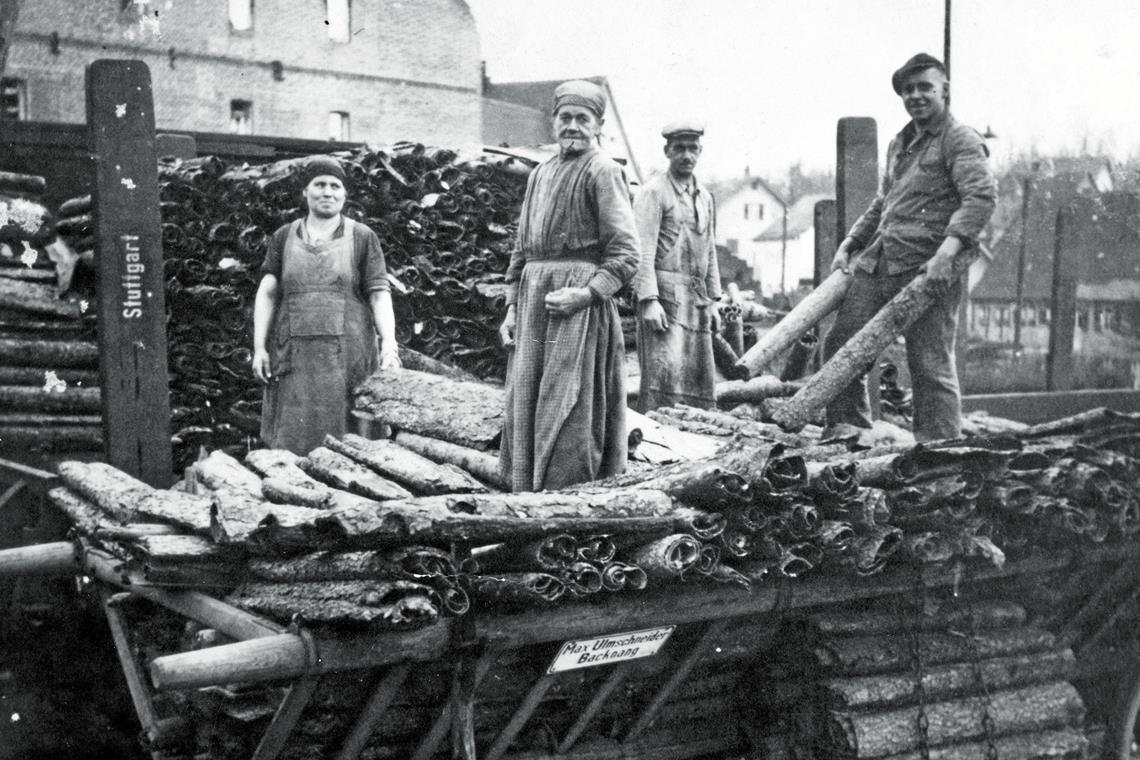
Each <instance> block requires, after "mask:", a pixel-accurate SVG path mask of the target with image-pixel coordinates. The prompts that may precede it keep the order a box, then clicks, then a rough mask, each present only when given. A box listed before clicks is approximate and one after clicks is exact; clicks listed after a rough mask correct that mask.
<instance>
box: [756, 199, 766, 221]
mask: <svg viewBox="0 0 1140 760" xmlns="http://www.w3.org/2000/svg"><path fill="white" fill-rule="evenodd" d="M756 218H757V219H763V218H764V204H763V203H757V204H756Z"/></svg>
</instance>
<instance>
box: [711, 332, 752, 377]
mask: <svg viewBox="0 0 1140 760" xmlns="http://www.w3.org/2000/svg"><path fill="white" fill-rule="evenodd" d="M712 347H713V362H714V363H715V364H716V368H717V369H718V370H720V373H721V374H722V375H724V376H725V377H727V378H728V379H729V380H745V379H747V378H748V370H747V368H746V367H744V366H743V365H741V364H740V363H739V362H740V355H739V354H737V353H736V350H735V349H734V348H733V347H732V344H731V343H729V342H728V341H727V340H725V339H724V336H723V335H721V334H720V333H713V334H712Z"/></svg>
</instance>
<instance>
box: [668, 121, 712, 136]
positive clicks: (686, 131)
mask: <svg viewBox="0 0 1140 760" xmlns="http://www.w3.org/2000/svg"><path fill="white" fill-rule="evenodd" d="M704 133H705V125H704V122H701V121H696V120H694V119H681V120H679V121H671V122H669V123H668V124H666V125H665V126H664V127H662V128H661V136H662V137H664V138H665V139H666V140H668V139H670V138H673V137H700V136H701V135H703V134H704Z"/></svg>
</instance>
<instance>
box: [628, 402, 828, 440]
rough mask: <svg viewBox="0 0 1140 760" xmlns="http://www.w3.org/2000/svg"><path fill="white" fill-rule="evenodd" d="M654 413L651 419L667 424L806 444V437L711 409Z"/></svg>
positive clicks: (681, 406)
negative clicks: (703, 427)
mask: <svg viewBox="0 0 1140 760" xmlns="http://www.w3.org/2000/svg"><path fill="white" fill-rule="evenodd" d="M654 413H655V415H656V416H654V415H650V418H651V419H658V420H659V421H663V422H666V423H667V424H676V425H678V426H681V424H682V423H685V422H694V423H698V424H705V425H710V426H712V427H713V428H716V429H721V430H725V431H731V432H733V433H740V434H741V435H745V436H748V437H751V438H765V439H767V440H770V441H778V442H780V443H783V444H786V445H788V446H804V445H805V443H806V439H805V438H804V436H800V435H795V434H791V433H786V432H784V431H783V430H781V429H780V428H779V427H778V426H776V425H768V424H765V423H762V422H756V421H754V420H747V419H743V418H741V417H737V416H735V415H731V414H726V413H724V412H717V411H713V410H711V409H698V408H697V407H695V406H688V405H685V404H677V405H675V406H665V407H661V408H659V409H656V410H654Z"/></svg>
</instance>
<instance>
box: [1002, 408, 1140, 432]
mask: <svg viewBox="0 0 1140 760" xmlns="http://www.w3.org/2000/svg"><path fill="white" fill-rule="evenodd" d="M1121 423H1125V424H1128V425H1132V426H1135V425H1136V424H1137V416H1136V415H1133V414H1128V413H1126V412H1118V411H1116V410H1115V409H1109V408H1108V407H1104V406H1101V407H1097V408H1096V409H1089V410H1088V411H1086V412H1079V413H1077V414H1073V415H1070V416H1068V417H1061V418H1060V419H1056V420H1050V421H1048V422H1041V423H1038V424H1036V425H1030V426H1029V427H1028V428H1026V429H1025V430H1023V431H1021V433H1020V434H1019V435H1020V436H1021V437H1022V438H1027V439H1031V438H1044V437H1047V436H1055V435H1072V434H1077V433H1089V432H1092V431H1096V430H1101V429H1104V428H1107V427H1109V426H1112V425H1118V424H1121Z"/></svg>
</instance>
